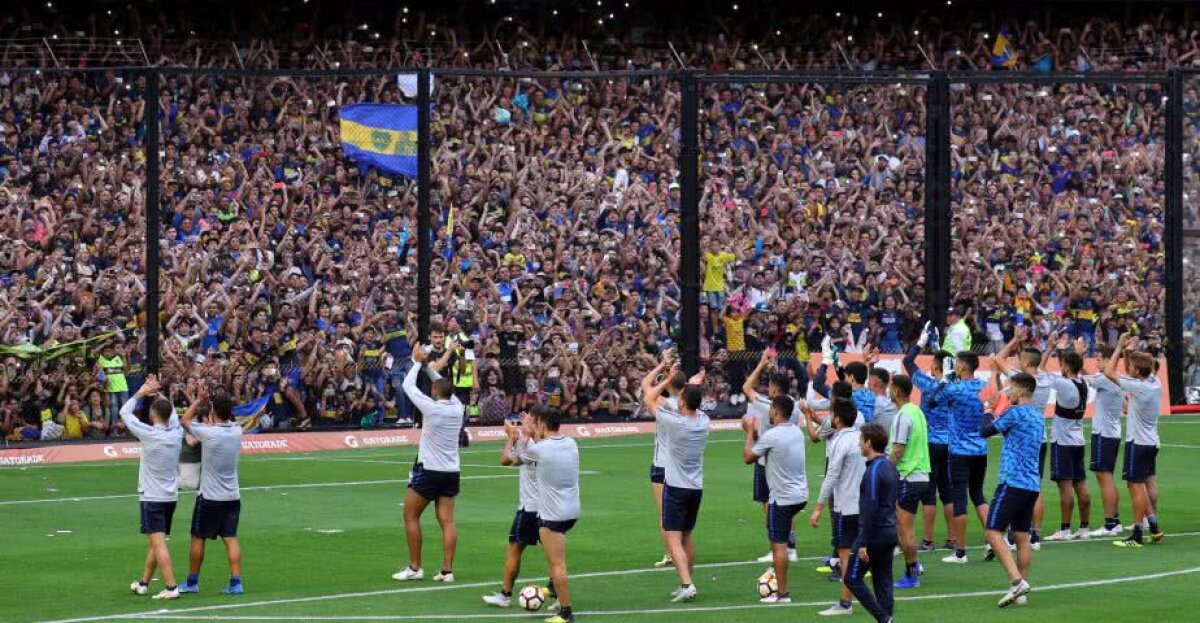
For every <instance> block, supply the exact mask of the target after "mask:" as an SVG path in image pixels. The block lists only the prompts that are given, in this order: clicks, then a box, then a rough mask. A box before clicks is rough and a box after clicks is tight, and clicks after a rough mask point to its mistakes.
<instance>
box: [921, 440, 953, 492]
mask: <svg viewBox="0 0 1200 623" xmlns="http://www.w3.org/2000/svg"><path fill="white" fill-rule="evenodd" d="M949 462H950V446H948V445H946V444H944V443H931V444H929V482H930V484H931V485H932V486H931V487H929V493H928V494H927V495H928V496H929V502H927V503H928V504H929V505H931V506H932V505H933V504H934V503H936V500H934V498H933V496H934V493H935V490H936V493H937V497H938V498H939V499H941V501H942V504H943V505H944V504H950V503H952V502H953V501H954V497H953V496H952V495H951V487H950V469H949V465H948V463H949Z"/></svg>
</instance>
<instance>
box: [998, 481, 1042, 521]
mask: <svg viewBox="0 0 1200 623" xmlns="http://www.w3.org/2000/svg"><path fill="white" fill-rule="evenodd" d="M1037 499H1038V492H1037V491H1030V490H1029V489H1018V488H1017V487H1010V486H1009V485H1007V484H1001V485H1000V486H998V487H996V495H995V496H994V497H993V498H992V505H991V507H990V508H989V509H988V518H987V529H988V530H997V531H1000V532H1004V531H1006V530H1008V529H1009V528H1012V530H1013V532H1029V530H1030V528H1032V527H1033V507H1034V504H1036V503H1037Z"/></svg>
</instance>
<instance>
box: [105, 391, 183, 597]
mask: <svg viewBox="0 0 1200 623" xmlns="http://www.w3.org/2000/svg"><path fill="white" fill-rule="evenodd" d="M159 388H160V385H159V381H158V376H157V375H154V374H151V375H149V376H148V377H147V378H146V382H145V383H143V384H142V386H141V388H139V389H138V392H137V394H136V395H134V396H133V398H130V399H129V400H128V401H126V402H125V404H124V406H122V407H121V412H120V413H121V421H122V422H124V423H125V427H126V428H127V429H129V432H130V433H132V434H133V436H134V437H137V438H138V441H140V442H141V443H142V456H141V458H140V459H139V461H138V500H139V502H140V504H141V511H142V526H141V532H142V534H145V535H146V538H147V542H148V546H147V553H146V566H145V568H144V569H143V571H142V577H141V579H140V580H138V581H136V582H134V583H132V584H130V585H129V588H130V590H132V591H133V592H134V593H136V594H138V595H145V594H146V592H147V589H146V586H147V585H148V584H149V583H150V578H152V577H153V576H154V570H155V569H158V570H159V571H161V572H162V577H163V582H165V583H166V588H165V589H164V590H163V591H161V592H159V593H158V594H156V595H155V596H154V599H178V598H179V587H178V585H177V584H176V583H175V570H174V569H173V568H172V567H171V552H170V551H168V550H167V536H169V535H170V534H171V521H172V519H174V517H175V503H176V501H177V499H178V496H179V490H178V476H179V451H180V449H181V448H182V446H183V435H184V433H183V428H181V427H180V426H179V415H178V414H177V413H175V409H174V407H172V406H171V401H170V400H167V399H166V398H165V397H163V396H161V395H159V393H158V390H159ZM146 403H148V406H149V408H148V409H147V410H146V411H147V413H148V418H149V420H150V423H149V424H146V423H145V422H143V421H142V420H141V419H139V418H138V416H137V415H136V413H135V412H136V411H137V410H138V409H139V408H141V407H143V406H145V405H146Z"/></svg>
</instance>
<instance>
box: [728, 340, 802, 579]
mask: <svg viewBox="0 0 1200 623" xmlns="http://www.w3.org/2000/svg"><path fill="white" fill-rule="evenodd" d="M775 355H776V353H775V351H774V349H770V348H768V349H765V350H763V353H762V356H761V357H760V358H759V360H758V365H756V366H755V367H754V370H752V371H751V372H750V374H749V375H748V376H747V377H746V382H745V384H743V385H742V394H743V395H745V396H746V401H747V405H748V406H747V407H746V417H745V418H744V419H743V420H742V423H743V430H745V431H746V432H747V433H749V434H750V435H749V436H750V437H753V438H754V439H761V438H762V436H763V435H764V434H765V433H767V432H768V431H769V430H771V428H772V427H773V426H775V422H774V418H773V416H772V415H771V413H772V412H771V409H772V408H773V407H774V406H776V405H775V399H776V398H781V397H783V398H788V400H789V404H791V405H792V410H791V411H789V412H788V413H787V414H786V416H787V417H786V418H785V419H786V421H787V422H788V423H789V424H791V425H793V426H795V430H796V432H797V433H798V434H799V435H800V437H801V440H803V437H804V434H803V429H801V428H800V426H799V425H800V424H801V421H800V408H799V406H798V405H797V404H796V403H795V401H794V400H793V399H792V398H791V397H789V396H788V395H787V391H788V388H789V386H790V385H791V381H790V379H789V378H788V376H787V375H786V374H782V373H780V372H772V373H771V374H770V375H769V378H768V380H767V395H766V396H763V395H762V394H760V393H759V392H758V386H759V382H760V380H761V378H762V376H763V372H765V371H766V369H767V367H768V366H769V365H770V363H771V362H772V361H773V360H774V359H775ZM801 446H803V443H801ZM785 453H786V452H781V454H785ZM803 459H804V449H803V447H801V448H800V468H799V473H798V476H797V477H798V478H799V480H800V482H801V483H802V487H803V489H804V492H805V494H804V500H803V502H806V501H807V500H808V485H807V483H806V482H805V475H804V461H803ZM767 461H768V459H767V457H766V456H762V455H760V456H758V457H757V459H756V460H755V461H753V465H754V483H753V498H754V501H755V502H758V503H759V504H762V507H763V515H764V516H765V517H766V518H767V522H768V523H771V521H772V519H773V518H772V510H771V509H772V501H771V497H772V496H771V486H770V479H769V478H768V477H767V469H768V468H767ZM780 469H782V468H780ZM780 482H781V483H782V482H783V481H780ZM792 498H794V496H792ZM776 506H777V505H776ZM802 509H803V503H801V508H800V509H798V510H802ZM794 514H795V513H793V515H794ZM774 519H778V517H775V518H774ZM787 528H788V529H787V541H786V542H785V545H786V546H787V552H786V553H787V557H788V560H789V561H795V560H796V530H795V528H794V527H792V526H791V525H790V523H789V525H788V527H787ZM776 529H777V530H781V529H783V526H777V528H776ZM770 542H771V550H770V551H768V552H767V554H766V555H765V556H763V557H762V558H759V559H758V562H772V563H774V562H775V556H776V554H775V542H774V541H770ZM776 564H777V563H776Z"/></svg>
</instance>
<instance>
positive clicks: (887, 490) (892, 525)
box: [826, 422, 900, 623]
mask: <svg viewBox="0 0 1200 623" xmlns="http://www.w3.org/2000/svg"><path fill="white" fill-rule="evenodd" d="M887 446H888V433H887V431H886V430H884V429H883V426H881V425H879V424H878V423H875V422H871V423H870V424H867V425H866V426H863V427H862V428H861V429H859V440H858V449H859V452H860V453H861V455H862V456H863V457H864V458H866V463H865V466H864V468H863V474H862V479H861V480H860V482H859V487H858V534H857V535H855V538H854V544H853V546H852V547H851V558H850V561H851V562H850V568H849V572H848V573H847V574H846V585H847V586H849V587H850V592H852V593H854V597H855V598H857V599H858V602H859V603H861V604H862V605H863V607H864V608H866V609H867V612H870V613H871V616H873V617H875V620H876V621H877V622H878V623H887V622H888V621H891V620H892V614H893V610H894V609H895V604H896V602H895V600H894V599H893V597H892V559H893V557H894V555H895V549H896V500H897V494H898V492H899V489H900V474H899V473H898V472H897V471H896V467H895V465H893V464H892V462H891V461H889V460H888V457H887V455H886V454H885V452H887V449H888V447H887ZM868 572H870V573H871V574H872V578H871V586H872V588H874V593H872V592H871V590H870V589H868V588H867V585H866V583H865V582H864V581H863V580H864V578H865V576H866V574H867V573H868ZM826 612H828V611H826Z"/></svg>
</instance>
